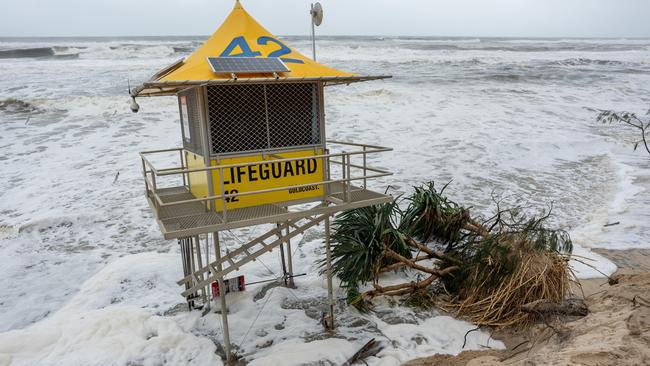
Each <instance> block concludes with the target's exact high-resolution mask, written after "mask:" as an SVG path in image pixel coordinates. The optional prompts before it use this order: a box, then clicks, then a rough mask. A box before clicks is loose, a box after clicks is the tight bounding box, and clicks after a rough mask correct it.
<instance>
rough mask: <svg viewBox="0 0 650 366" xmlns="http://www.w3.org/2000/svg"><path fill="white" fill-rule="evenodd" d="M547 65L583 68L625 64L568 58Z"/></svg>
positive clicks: (613, 61) (622, 63)
mask: <svg viewBox="0 0 650 366" xmlns="http://www.w3.org/2000/svg"><path fill="white" fill-rule="evenodd" d="M549 64H551V65H559V66H585V65H598V66H621V65H624V64H625V63H624V62H622V61H616V60H598V59H590V58H568V59H565V60H558V61H552V62H550V63H549Z"/></svg>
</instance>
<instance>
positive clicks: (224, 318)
mask: <svg viewBox="0 0 650 366" xmlns="http://www.w3.org/2000/svg"><path fill="white" fill-rule="evenodd" d="M212 238H213V240H214V250H215V253H214V255H215V257H216V258H217V271H219V273H221V272H222V271H223V268H222V266H221V247H220V246H219V233H218V232H214V233H212ZM217 284H218V285H219V299H220V300H221V322H222V323H223V349H224V350H225V351H226V363H229V362H231V361H232V355H231V354H230V330H229V329H228V306H227V305H226V286H225V284H224V283H223V275H220V276H219V277H217Z"/></svg>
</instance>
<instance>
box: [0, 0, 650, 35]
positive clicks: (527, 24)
mask: <svg viewBox="0 0 650 366" xmlns="http://www.w3.org/2000/svg"><path fill="white" fill-rule="evenodd" d="M321 3H322V4H323V7H324V9H325V20H324V22H323V25H322V26H321V27H320V29H319V30H318V33H319V34H330V35H421V36H470V37H471V36H510V37H650V0H391V1H389V0H322V1H321ZM233 4H234V0H2V5H1V6H0V9H2V10H1V11H0V37H3V36H130V35H147V36H161V35H208V34H211V33H212V32H213V31H214V30H215V29H216V28H217V27H218V25H219V24H220V23H221V21H222V20H223V19H224V17H225V16H226V15H227V13H228V12H229V11H230V9H231V8H232V6H233ZM242 4H243V5H244V7H245V8H246V9H247V10H248V11H249V12H250V13H251V14H252V15H253V16H254V17H255V18H257V20H258V21H260V22H261V23H262V24H263V25H264V26H266V27H267V28H268V29H269V30H270V31H271V32H273V33H275V34H279V35H306V34H308V32H309V17H308V9H309V4H310V1H305V0H242Z"/></svg>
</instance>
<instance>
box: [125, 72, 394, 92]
mask: <svg viewBox="0 0 650 366" xmlns="http://www.w3.org/2000/svg"><path fill="white" fill-rule="evenodd" d="M389 78H392V76H391V75H354V76H320V77H280V78H273V77H270V78H237V79H214V80H184V81H148V82H145V83H143V84H142V85H140V86H138V87H137V88H135V89H133V90H132V91H131V96H132V97H145V96H149V97H152V96H163V95H175V94H176V93H177V92H178V91H180V90H182V89H186V88H188V87H192V86H201V85H227V84H231V85H234V84H274V83H299V82H322V83H324V84H325V85H326V86H328V85H341V84H352V83H358V82H362V81H371V80H381V79H389Z"/></svg>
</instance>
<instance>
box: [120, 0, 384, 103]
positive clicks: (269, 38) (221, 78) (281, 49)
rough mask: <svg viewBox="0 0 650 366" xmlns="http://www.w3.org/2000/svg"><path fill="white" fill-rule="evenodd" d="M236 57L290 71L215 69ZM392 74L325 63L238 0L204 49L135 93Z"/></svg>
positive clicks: (356, 79) (347, 79) (346, 80)
mask: <svg viewBox="0 0 650 366" xmlns="http://www.w3.org/2000/svg"><path fill="white" fill-rule="evenodd" d="M236 57H237V58H242V59H241V61H242V63H247V62H248V61H250V60H251V58H252V59H253V61H255V62H253V63H252V64H250V65H249V66H253V68H251V69H250V70H251V71H252V70H255V67H264V63H263V62H264V60H263V59H264V58H270V59H274V60H279V62H281V63H282V64H284V65H285V66H286V69H288V71H279V72H276V73H275V74H274V73H273V72H271V71H269V72H257V73H252V72H247V73H245V74H237V73H235V72H215V69H214V68H213V66H212V65H211V62H210V61H213V62H212V64H214V62H218V61H222V60H216V61H214V59H223V58H236ZM209 59H211V60H209ZM256 60H259V61H256ZM267 65H268V63H267ZM286 69H282V70H286ZM258 70H259V69H258ZM269 70H270V69H269ZM264 71H266V70H264ZM273 71H275V70H273ZM234 75H237V77H234ZM389 77H390V76H383V75H378V76H362V75H355V74H352V73H349V72H345V71H341V70H337V69H334V68H331V67H329V66H325V65H323V64H320V63H318V62H316V61H314V60H312V59H310V58H308V57H306V56H304V55H303V54H301V53H300V52H298V51H296V50H295V49H293V48H291V47H289V46H288V45H287V44H286V43H284V42H283V41H281V40H279V39H278V38H277V37H276V36H274V35H273V34H271V33H270V32H269V31H268V30H266V28H264V27H263V26H262V25H261V24H259V23H258V22H257V21H256V20H255V19H254V18H253V17H252V16H251V15H250V14H249V13H248V12H247V11H246V10H245V9H244V7H243V6H242V5H241V4H240V3H239V1H236V3H235V6H234V8H233V10H232V11H231V13H230V14H229V15H228V17H227V18H226V20H225V21H224V22H223V24H221V26H220V27H219V29H217V31H216V32H214V34H212V36H210V38H208V40H207V41H205V43H203V45H202V46H201V47H199V48H198V49H197V50H196V51H195V52H194V53H192V54H191V55H190V56H188V57H187V58H185V59H183V60H179V61H178V62H175V63H174V64H172V65H170V66H168V67H165V68H164V69H162V70H160V71H159V72H157V73H156V74H154V76H153V77H151V78H150V79H149V80H148V81H146V82H144V83H143V84H142V85H140V86H139V87H137V88H135V89H134V90H132V92H131V96H133V97H140V96H157V95H174V94H176V93H177V92H178V91H179V90H182V89H185V88H187V87H191V86H196V85H216V84H224V83H235V82H236V83H247V82H248V83H250V82H252V83H256V84H257V83H264V82H269V83H277V82H283V81H285V82H295V81H320V82H323V83H324V84H325V85H332V84H349V83H353V82H359V81H366V80H376V79H385V78H389Z"/></svg>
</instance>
